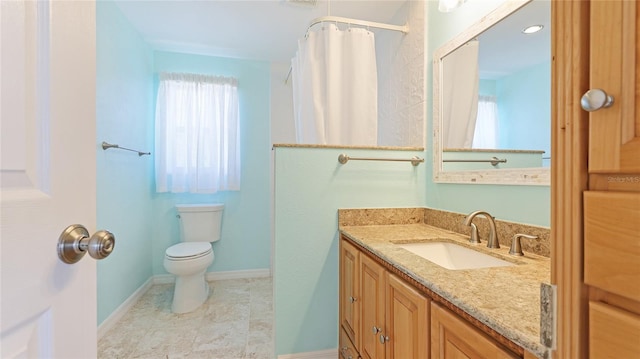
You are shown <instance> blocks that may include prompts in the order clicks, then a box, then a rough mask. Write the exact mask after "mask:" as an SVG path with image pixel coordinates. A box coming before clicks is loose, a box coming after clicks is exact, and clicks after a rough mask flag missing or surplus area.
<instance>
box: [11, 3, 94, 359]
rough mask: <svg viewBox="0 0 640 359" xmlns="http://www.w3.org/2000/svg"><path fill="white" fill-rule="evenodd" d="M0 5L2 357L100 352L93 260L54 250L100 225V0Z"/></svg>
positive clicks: (83, 355) (79, 355) (78, 355)
mask: <svg viewBox="0 0 640 359" xmlns="http://www.w3.org/2000/svg"><path fill="white" fill-rule="evenodd" d="M0 6H1V10H0V16H1V33H0V36H1V40H2V43H1V46H0V55H1V59H0V66H1V67H0V69H1V72H0V77H1V80H2V81H1V82H2V87H1V88H0V91H1V92H0V96H1V100H2V101H1V106H0V113H1V124H0V126H1V131H0V132H1V136H2V137H1V143H0V146H1V147H0V151H1V156H0V169H1V172H0V173H1V178H0V196H1V197H0V201H1V204H2V211H1V217H0V218H1V232H0V275H1V277H0V284H1V289H0V300H1V302H0V306H1V311H0V322H1V325H0V340H1V341H2V342H1V343H0V347H1V353H0V357H2V358H43V357H53V358H65V359H66V358H69V359H72V358H82V359H85V358H95V357H96V352H97V350H96V332H97V331H96V326H97V325H96V320H97V319H96V265H95V260H94V259H92V258H91V257H89V256H85V258H84V259H82V260H81V261H80V262H78V263H76V264H73V265H69V264H65V263H63V262H62V261H60V259H58V255H57V251H56V247H57V241H58V237H59V236H60V234H61V233H62V231H63V230H64V229H65V228H66V227H67V226H68V225H71V224H75V223H80V224H83V225H85V226H86V227H87V228H89V230H90V232H93V231H94V230H95V222H96V193H95V192H96V178H95V172H96V168H95V151H96V139H95V4H94V2H93V1H58V0H54V1H31V0H29V1H25V0H2V1H0Z"/></svg>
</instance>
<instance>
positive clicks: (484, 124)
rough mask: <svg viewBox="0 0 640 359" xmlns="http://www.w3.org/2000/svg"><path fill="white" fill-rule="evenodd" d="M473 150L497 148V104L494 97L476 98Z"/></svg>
mask: <svg viewBox="0 0 640 359" xmlns="http://www.w3.org/2000/svg"><path fill="white" fill-rule="evenodd" d="M473 148H489V149H495V148H498V103H497V100H496V97H495V96H479V97H478V118H477V119H476V129H475V132H474V134H473Z"/></svg>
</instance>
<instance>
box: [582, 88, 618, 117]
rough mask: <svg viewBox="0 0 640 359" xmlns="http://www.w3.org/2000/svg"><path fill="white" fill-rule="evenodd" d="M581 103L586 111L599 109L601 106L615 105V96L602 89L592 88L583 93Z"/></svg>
mask: <svg viewBox="0 0 640 359" xmlns="http://www.w3.org/2000/svg"><path fill="white" fill-rule="evenodd" d="M580 105H581V106H582V109H583V110H585V111H589V112H593V111H598V110H599V109H601V108H607V107H611V105H613V96H611V95H608V94H607V93H606V92H605V91H604V90H602V89H591V90H589V91H587V92H585V94H584V95H582V98H581V99H580Z"/></svg>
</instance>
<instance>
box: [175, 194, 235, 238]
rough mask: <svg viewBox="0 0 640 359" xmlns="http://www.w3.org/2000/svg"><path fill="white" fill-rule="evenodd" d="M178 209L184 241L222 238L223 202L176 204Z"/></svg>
mask: <svg viewBox="0 0 640 359" xmlns="http://www.w3.org/2000/svg"><path fill="white" fill-rule="evenodd" d="M176 209H177V211H178V216H179V218H180V220H179V222H180V235H181V240H182V241H183V242H216V241H219V240H220V230H221V229H222V211H223V210H224V205H223V204H219V203H214V204H180V205H176Z"/></svg>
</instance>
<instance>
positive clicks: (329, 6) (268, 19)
mask: <svg viewBox="0 0 640 359" xmlns="http://www.w3.org/2000/svg"><path fill="white" fill-rule="evenodd" d="M115 3H116V4H117V6H118V7H119V8H120V10H121V11H122V13H123V14H124V16H125V17H126V18H127V19H128V20H129V22H130V23H131V24H132V25H133V26H134V27H135V28H136V29H137V30H138V32H139V33H140V34H141V35H142V37H143V38H144V39H145V41H147V42H148V43H149V44H150V45H151V46H152V47H153V48H154V49H156V50H164V51H175V52H186V53H195V54H204V55H212V56H222V57H232V58H242V59H251V60H263V61H277V62H289V61H290V60H291V58H292V57H293V56H294V55H295V51H296V47H297V41H298V39H299V38H301V37H303V36H304V34H305V32H306V31H307V28H308V26H309V23H310V22H311V20H313V19H315V18H318V17H321V16H327V15H332V16H342V17H351V18H356V19H359V20H368V21H376V22H387V23H389V22H390V19H392V18H393V16H394V15H395V14H396V12H397V11H398V10H399V8H400V7H401V6H402V5H403V4H404V3H405V0H332V1H330V3H329V2H327V1H326V0H320V1H317V2H314V1H313V0H311V1H310V0H297V2H294V0H199V1H192V0H169V1H168V0H160V1H158V0H115ZM310 4H311V5H310ZM395 25H404V24H395Z"/></svg>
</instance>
